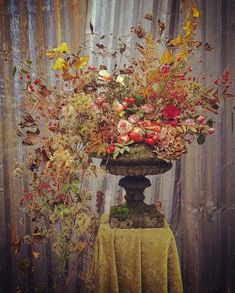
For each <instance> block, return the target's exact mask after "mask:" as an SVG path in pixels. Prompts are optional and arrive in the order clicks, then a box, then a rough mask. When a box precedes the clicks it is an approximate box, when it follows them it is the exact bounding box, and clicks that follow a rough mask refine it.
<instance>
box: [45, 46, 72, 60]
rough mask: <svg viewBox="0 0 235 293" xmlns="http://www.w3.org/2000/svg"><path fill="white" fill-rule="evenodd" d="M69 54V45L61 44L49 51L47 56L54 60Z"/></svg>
mask: <svg viewBox="0 0 235 293" xmlns="http://www.w3.org/2000/svg"><path fill="white" fill-rule="evenodd" d="M68 52H69V46H68V45H67V43H65V42H64V43H62V44H60V45H59V46H58V47H57V48H52V49H51V50H48V51H47V52H46V55H47V56H48V57H49V58H50V59H52V58H56V57H58V56H59V55H60V53H68Z"/></svg>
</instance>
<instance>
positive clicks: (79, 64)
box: [73, 56, 89, 69]
mask: <svg viewBox="0 0 235 293" xmlns="http://www.w3.org/2000/svg"><path fill="white" fill-rule="evenodd" d="M88 61H89V56H82V57H80V58H78V59H75V60H74V61H73V67H74V69H82V68H83V67H84V66H85V65H87V63H88Z"/></svg>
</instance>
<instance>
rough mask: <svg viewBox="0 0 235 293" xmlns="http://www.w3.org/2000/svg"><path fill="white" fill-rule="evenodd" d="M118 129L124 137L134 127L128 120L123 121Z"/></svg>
mask: <svg viewBox="0 0 235 293" xmlns="http://www.w3.org/2000/svg"><path fill="white" fill-rule="evenodd" d="M117 129H118V132H119V133H120V134H121V135H124V134H127V133H129V132H130V131H131V130H132V125H131V123H129V122H128V121H127V120H124V119H121V120H120V121H119V123H118V126H117Z"/></svg>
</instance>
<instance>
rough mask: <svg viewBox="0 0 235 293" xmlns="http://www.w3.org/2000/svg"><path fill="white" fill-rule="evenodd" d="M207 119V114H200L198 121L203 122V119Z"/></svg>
mask: <svg viewBox="0 0 235 293" xmlns="http://www.w3.org/2000/svg"><path fill="white" fill-rule="evenodd" d="M205 120H206V116H205V115H201V116H199V117H198V118H197V122H198V123H202V122H203V121H205Z"/></svg>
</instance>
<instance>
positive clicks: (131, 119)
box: [128, 114, 140, 124]
mask: <svg viewBox="0 0 235 293" xmlns="http://www.w3.org/2000/svg"><path fill="white" fill-rule="evenodd" d="M128 121H129V122H130V123H132V124H136V123H137V122H139V121H140V117H139V116H138V115H136V114H133V115H131V116H130V117H129V118H128Z"/></svg>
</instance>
